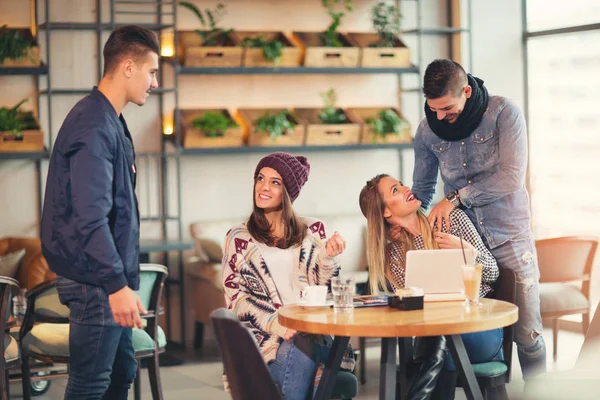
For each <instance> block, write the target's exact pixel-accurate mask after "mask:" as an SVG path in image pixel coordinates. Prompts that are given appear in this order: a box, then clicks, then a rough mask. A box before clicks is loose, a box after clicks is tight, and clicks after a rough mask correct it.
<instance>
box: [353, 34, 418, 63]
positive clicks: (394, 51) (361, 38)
mask: <svg viewBox="0 0 600 400" xmlns="http://www.w3.org/2000/svg"><path fill="white" fill-rule="evenodd" d="M347 36H348V40H349V41H350V43H352V45H353V46H357V47H360V49H361V57H360V66H361V67H363V68H407V67H410V66H411V63H410V49H409V48H408V47H406V45H405V44H404V42H403V41H402V40H400V38H397V39H396V40H395V41H394V47H377V46H376V44H377V43H378V42H379V41H380V37H379V35H378V34H376V33H348V34H347Z"/></svg>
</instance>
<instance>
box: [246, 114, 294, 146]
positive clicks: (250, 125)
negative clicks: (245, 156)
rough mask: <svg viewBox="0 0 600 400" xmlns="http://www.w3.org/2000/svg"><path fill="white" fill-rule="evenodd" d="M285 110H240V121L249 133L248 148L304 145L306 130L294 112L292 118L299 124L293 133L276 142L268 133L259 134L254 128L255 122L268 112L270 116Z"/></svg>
mask: <svg viewBox="0 0 600 400" xmlns="http://www.w3.org/2000/svg"><path fill="white" fill-rule="evenodd" d="M283 110H285V109H284V108H246V109H240V110H238V114H239V116H240V118H239V119H240V120H241V121H242V123H243V125H244V126H245V127H246V128H247V131H248V146H266V147H268V146H278V147H279V146H302V145H303V144H304V137H305V129H304V125H302V124H301V123H300V122H299V121H297V120H296V118H295V117H294V113H293V112H292V113H291V115H292V118H293V119H294V122H295V123H296V124H297V125H296V127H295V128H294V129H293V130H292V132H290V133H288V134H285V135H283V136H279V137H278V138H277V139H276V140H275V141H273V140H271V137H270V136H269V134H268V133H267V132H257V131H256V130H255V127H254V121H256V119H257V118H260V117H262V116H263V115H265V113H266V112H268V113H269V114H276V113H279V112H281V111H283Z"/></svg>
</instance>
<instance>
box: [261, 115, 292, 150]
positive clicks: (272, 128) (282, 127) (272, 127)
mask: <svg viewBox="0 0 600 400" xmlns="http://www.w3.org/2000/svg"><path fill="white" fill-rule="evenodd" d="M254 125H255V129H256V131H257V132H266V133H268V134H269V136H270V137H271V141H273V142H274V141H275V140H277V138H278V137H280V136H283V135H287V134H289V133H291V131H292V130H293V129H294V128H295V127H296V125H297V124H296V122H295V121H294V120H293V118H292V115H291V114H290V112H289V110H283V111H280V112H278V113H276V114H269V112H268V111H267V112H265V114H264V115H263V116H262V117H260V118H257V119H256V120H255V121H254Z"/></svg>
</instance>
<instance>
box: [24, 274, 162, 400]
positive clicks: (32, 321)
mask: <svg viewBox="0 0 600 400" xmlns="http://www.w3.org/2000/svg"><path fill="white" fill-rule="evenodd" d="M166 276H167V268H166V267H164V266H162V265H157V264H141V265H140V289H139V290H138V292H137V293H138V296H140V299H141V301H142V304H143V305H144V307H146V309H147V310H148V312H149V314H148V316H146V317H145V318H144V319H145V320H146V321H147V323H146V326H145V328H144V329H137V328H134V329H133V347H134V349H135V357H136V358H137V359H138V360H140V359H142V358H150V357H151V358H152V361H151V362H150V363H148V374H149V376H150V387H151V389H152V397H153V399H154V400H162V398H163V396H162V388H161V382H160V372H159V365H158V355H159V354H160V353H163V352H164V349H165V346H166V342H167V341H166V337H165V334H164V332H163V330H162V329H161V328H160V327H159V326H158V320H157V319H158V314H159V312H158V310H159V304H160V298H161V295H162V290H163V286H164V281H165V279H166ZM19 347H20V350H21V355H22V363H21V374H22V384H23V398H24V399H25V400H29V399H30V398H31V393H30V389H29V388H30V386H31V380H32V376H31V369H30V365H29V359H30V358H34V359H36V360H40V361H42V362H46V363H52V364H55V363H58V364H67V365H68V364H69V309H68V308H67V307H66V306H64V305H62V304H61V303H60V300H59V298H58V292H57V290H56V281H55V280H53V281H49V282H45V283H42V284H40V285H38V286H36V287H34V288H33V289H31V290H30V291H29V292H28V293H27V312H26V314H25V319H24V321H23V325H22V326H21V331H20V333H19ZM66 376H68V374H66V373H60V372H50V374H48V375H44V376H43V377H42V379H55V378H59V377H60V378H64V377H66ZM33 379H37V378H33ZM140 386H141V385H140V370H139V363H138V373H137V374H136V379H135V382H134V394H135V399H136V400H139V399H141V388H140Z"/></svg>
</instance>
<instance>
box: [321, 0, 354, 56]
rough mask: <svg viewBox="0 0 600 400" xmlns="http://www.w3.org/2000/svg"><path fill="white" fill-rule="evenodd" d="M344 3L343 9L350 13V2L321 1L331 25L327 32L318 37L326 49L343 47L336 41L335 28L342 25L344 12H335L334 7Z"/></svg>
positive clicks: (339, 0) (350, 0)
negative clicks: (329, 17)
mask: <svg viewBox="0 0 600 400" xmlns="http://www.w3.org/2000/svg"><path fill="white" fill-rule="evenodd" d="M341 1H343V2H344V8H345V9H346V11H352V0H321V3H322V4H323V7H325V8H326V9H327V12H328V13H329V15H330V16H331V19H332V21H331V24H329V26H328V27H327V30H326V31H325V32H323V33H322V34H321V35H320V38H321V42H323V45H324V46H326V47H343V46H344V45H343V44H342V42H340V40H339V39H338V32H337V28H338V27H339V26H340V24H341V23H342V17H343V16H344V15H345V13H344V12H336V10H335V9H336V7H335V5H336V4H338V3H340V2H341Z"/></svg>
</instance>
